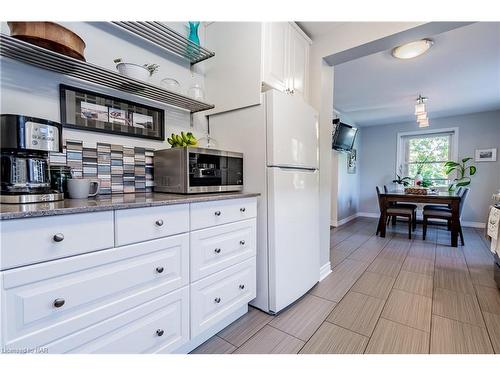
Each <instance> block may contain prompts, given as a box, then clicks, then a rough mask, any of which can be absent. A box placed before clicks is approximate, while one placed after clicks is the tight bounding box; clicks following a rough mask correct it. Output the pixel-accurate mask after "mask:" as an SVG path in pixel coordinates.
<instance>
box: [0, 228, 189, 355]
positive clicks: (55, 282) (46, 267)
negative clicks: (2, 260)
mask: <svg viewBox="0 0 500 375" xmlns="http://www.w3.org/2000/svg"><path fill="white" fill-rule="evenodd" d="M188 246H189V235H188V234H182V235H178V236H173V237H168V238H162V239H158V240H153V241H149V242H145V243H141V244H135V245H130V246H126V247H121V248H116V249H110V250H106V251H100V252H96V253H92V254H84V255H80V256H77V257H72V258H67V259H61V260H57V261H53V262H48V263H43V264H38V265H33V266H28V267H23V268H20V269H15V270H9V271H5V272H3V290H2V301H3V305H4V306H3V312H2V320H3V321H2V324H3V327H5V330H4V332H3V340H4V344H5V345H7V346H14V347H19V346H24V347H26V346H27V347H31V346H36V345H41V344H44V343H48V342H51V341H53V340H55V339H57V338H60V337H62V336H65V335H68V334H71V333H73V332H75V331H77V330H80V329H83V328H85V327H88V326H90V325H92V324H96V323H97V322H99V321H102V320H104V319H107V318H109V317H110V316H112V315H116V314H119V313H121V312H123V311H125V310H127V309H130V308H132V307H135V306H136V305H137V304H140V303H141V301H142V300H143V298H135V297H134V295H135V294H137V293H140V292H141V291H142V290H147V291H148V293H149V294H151V293H152V294H153V295H154V294H155V293H156V294H159V295H161V294H165V293H168V292H170V291H172V290H174V289H176V288H179V287H182V286H184V285H187V283H188V280H189V277H188V272H189V247H188ZM160 271H161V272H160ZM149 294H147V295H149ZM144 298H146V297H144ZM62 300H64V304H62V306H60V307H57V304H58V303H59V304H61V302H62ZM56 301H57V302H56Z"/></svg>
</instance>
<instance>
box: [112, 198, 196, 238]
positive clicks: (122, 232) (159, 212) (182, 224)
mask: <svg viewBox="0 0 500 375" xmlns="http://www.w3.org/2000/svg"><path fill="white" fill-rule="evenodd" d="M188 206H189V205H187V204H178V205H172V206H157V207H145V208H132V209H127V210H117V211H115V245H116V246H123V245H128V244H131V243H136V242H141V241H148V240H152V239H155V238H161V237H166V236H171V235H173V234H178V233H184V232H187V231H189V207H188Z"/></svg>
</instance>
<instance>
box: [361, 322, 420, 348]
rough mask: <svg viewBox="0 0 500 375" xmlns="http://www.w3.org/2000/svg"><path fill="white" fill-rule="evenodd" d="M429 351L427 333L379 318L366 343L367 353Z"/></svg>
mask: <svg viewBox="0 0 500 375" xmlns="http://www.w3.org/2000/svg"><path fill="white" fill-rule="evenodd" d="M428 352H429V333H427V332H424V331H421V330H419V329H415V328H411V327H408V326H405V325H402V324H399V323H396V322H392V321H390V320H386V319H383V318H382V319H380V321H379V322H378V324H377V327H376V328H375V332H373V335H372V337H371V339H370V342H369V343H368V347H367V348H366V351H365V353H367V354H368V353H369V354H424V353H428Z"/></svg>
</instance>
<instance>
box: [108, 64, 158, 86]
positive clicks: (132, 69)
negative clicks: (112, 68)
mask: <svg viewBox="0 0 500 375" xmlns="http://www.w3.org/2000/svg"><path fill="white" fill-rule="evenodd" d="M113 61H114V63H115V64H116V69H117V70H118V72H119V73H120V74H123V75H124V76H127V77H130V78H134V79H138V80H141V81H147V80H149V77H151V76H152V75H153V74H154V73H155V72H156V71H157V70H158V68H159V67H160V66H159V65H158V64H144V65H139V64H133V63H129V62H123V61H122V59H115V60H113Z"/></svg>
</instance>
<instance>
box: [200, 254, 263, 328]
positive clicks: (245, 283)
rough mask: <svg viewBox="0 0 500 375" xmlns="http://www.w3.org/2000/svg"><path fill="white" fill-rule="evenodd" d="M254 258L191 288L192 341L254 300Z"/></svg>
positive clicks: (203, 280) (209, 277)
mask: <svg viewBox="0 0 500 375" xmlns="http://www.w3.org/2000/svg"><path fill="white" fill-rule="evenodd" d="M255 272H256V271H255V257H252V258H250V259H248V260H245V261H244V262H241V263H239V264H237V265H235V266H232V267H230V268H227V269H225V270H224V271H220V272H218V273H216V274H214V275H211V276H208V277H206V278H204V279H202V280H200V281H197V282H195V283H193V284H191V337H196V336H197V335H199V334H200V333H202V332H203V331H205V330H207V329H209V328H210V327H212V326H214V325H215V324H217V323H218V322H220V321H221V320H223V319H224V318H226V317H227V316H229V315H230V314H231V313H233V312H235V311H236V310H238V309H239V308H240V307H241V306H244V305H246V304H247V303H248V302H250V301H251V300H252V299H254V298H255V279H256V277H255Z"/></svg>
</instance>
